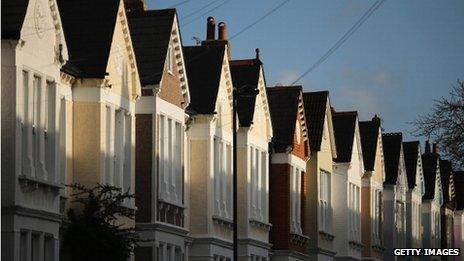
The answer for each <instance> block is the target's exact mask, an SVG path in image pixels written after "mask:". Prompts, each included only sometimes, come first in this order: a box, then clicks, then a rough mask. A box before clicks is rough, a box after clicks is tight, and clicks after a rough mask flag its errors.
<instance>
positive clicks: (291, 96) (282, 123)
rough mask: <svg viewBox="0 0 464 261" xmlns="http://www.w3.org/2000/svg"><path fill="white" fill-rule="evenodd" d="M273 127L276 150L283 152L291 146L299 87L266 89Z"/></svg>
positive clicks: (299, 92) (300, 89)
mask: <svg viewBox="0 0 464 261" xmlns="http://www.w3.org/2000/svg"><path fill="white" fill-rule="evenodd" d="M266 91H267V97H268V101H269V107H270V112H271V119H272V127H273V133H274V137H273V142H274V146H275V148H276V149H277V150H285V149H286V148H287V147H288V146H290V145H292V144H293V137H294V133H295V121H296V117H297V113H298V103H299V98H300V94H301V91H302V87H301V86H285V87H284V86H279V87H270V88H266Z"/></svg>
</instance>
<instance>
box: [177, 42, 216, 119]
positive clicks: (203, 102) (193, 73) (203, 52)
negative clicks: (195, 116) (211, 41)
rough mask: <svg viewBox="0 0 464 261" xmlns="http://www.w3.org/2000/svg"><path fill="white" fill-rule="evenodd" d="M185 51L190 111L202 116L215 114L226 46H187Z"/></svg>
mask: <svg viewBox="0 0 464 261" xmlns="http://www.w3.org/2000/svg"><path fill="white" fill-rule="evenodd" d="M183 51H184V59H185V64H186V70H187V79H188V81H189V91H190V105H189V108H188V109H189V110H193V111H194V112H196V113H200V114H211V113H214V111H215V106H216V99H217V94H218V89H219V83H220V78H221V72H222V63H223V61H224V55H225V46H223V45H222V46H219V45H218V46H213V45H205V46H186V47H184V48H183Z"/></svg>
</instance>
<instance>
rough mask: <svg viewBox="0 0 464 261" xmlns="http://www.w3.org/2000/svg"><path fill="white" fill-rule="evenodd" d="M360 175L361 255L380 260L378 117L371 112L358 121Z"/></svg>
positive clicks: (382, 178) (380, 146) (382, 166)
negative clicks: (362, 173)
mask: <svg viewBox="0 0 464 261" xmlns="http://www.w3.org/2000/svg"><path fill="white" fill-rule="evenodd" d="M359 132H360V134H361V145H362V152H363V153H362V155H363V162H364V175H363V177H362V188H361V233H362V244H363V245H364V248H363V251H362V257H363V258H365V259H371V260H382V259H383V251H384V250H385V249H384V247H383V244H384V243H383V231H382V224H383V215H382V212H383V207H382V206H383V204H382V200H383V199H382V198H383V197H382V196H383V182H384V181H385V160H384V157H383V144H382V128H381V119H380V118H379V117H378V116H377V115H375V116H374V117H373V118H372V120H370V121H360V122H359Z"/></svg>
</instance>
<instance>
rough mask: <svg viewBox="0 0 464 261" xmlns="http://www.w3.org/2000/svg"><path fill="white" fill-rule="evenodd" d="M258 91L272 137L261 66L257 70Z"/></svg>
mask: <svg viewBox="0 0 464 261" xmlns="http://www.w3.org/2000/svg"><path fill="white" fill-rule="evenodd" d="M258 89H259V95H260V96H261V101H262V102H263V110H264V116H265V119H266V126H267V128H268V129H269V130H270V131H269V135H270V136H271V137H272V135H273V129H272V119H271V112H270V110H269V101H268V99H267V92H266V80H265V78H264V69H263V66H262V65H261V66H260V69H259V80H258ZM303 110H304V108H303Z"/></svg>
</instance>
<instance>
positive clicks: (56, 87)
mask: <svg viewBox="0 0 464 261" xmlns="http://www.w3.org/2000/svg"><path fill="white" fill-rule="evenodd" d="M27 3H29V5H27ZM16 4H18V6H16V7H17V8H20V7H21V8H20V10H23V11H19V12H18V14H22V15H23V16H22V18H19V20H16V22H17V23H16V24H14V25H21V24H23V28H25V30H24V31H23V30H21V29H19V28H20V27H21V26H20V27H18V28H17V29H18V30H19V31H15V29H13V28H11V32H9V33H10V35H9V37H10V38H11V39H17V40H18V42H20V43H22V44H20V45H18V46H15V45H14V44H13V43H14V41H12V42H11V43H9V45H3V46H4V47H5V48H6V47H7V46H10V47H13V46H14V49H16V50H17V51H15V52H13V53H8V52H7V53H8V55H9V56H10V57H11V58H13V57H14V56H16V58H15V59H14V60H16V62H15V63H16V65H11V66H7V67H9V68H10V69H9V70H11V68H17V69H18V70H19V71H15V73H16V76H13V78H15V79H17V80H18V81H19V82H18V83H19V84H20V85H18V86H20V87H19V88H17V89H15V88H12V89H13V90H18V91H19V90H20V92H16V91H8V92H7V93H11V94H12V95H15V97H14V98H13V99H12V100H11V102H15V103H16V105H15V106H12V104H10V105H9V106H11V107H10V108H11V109H8V110H10V111H11V112H14V114H10V115H15V114H16V113H18V115H15V117H17V120H18V121H17V122H16V123H15V125H14V126H16V127H15V128H11V130H15V131H18V133H16V134H13V133H10V134H11V136H9V137H17V139H16V141H17V143H16V141H15V143H16V145H15V146H14V147H9V148H8V149H9V151H10V152H11V151H15V153H18V154H16V155H17V156H16V157H18V158H17V159H15V160H14V161H11V162H16V163H15V164H16V165H17V166H19V167H20V168H18V167H17V166H15V167H13V166H12V165H10V166H11V167H12V169H11V171H12V172H11V173H15V175H17V177H14V176H12V177H11V179H10V178H8V179H7V180H8V181H7V183H6V184H8V182H12V183H11V184H10V185H11V186H12V187H13V188H16V189H17V191H16V192H14V194H12V195H16V196H15V197H12V195H9V194H6V196H5V200H7V199H10V200H11V201H10V202H8V201H3V202H2V208H3V207H4V206H9V207H7V208H3V209H4V210H9V209H11V219H10V217H9V216H6V218H5V219H4V220H11V224H12V225H13V226H14V227H15V228H13V227H12V228H11V230H10V231H11V232H13V231H15V232H14V233H11V235H15V236H14V237H13V238H12V240H11V241H10V242H12V244H13V246H11V245H10V246H6V248H5V251H4V254H5V256H4V257H5V259H8V260H30V259H32V260H42V259H44V260H58V258H59V255H58V251H59V238H58V236H59V225H60V220H61V217H62V215H63V213H64V211H65V209H66V208H68V207H70V206H71V200H69V199H68V198H69V196H70V194H69V191H68V190H64V189H63V187H62V184H70V183H80V184H82V185H85V186H88V187H93V186H96V185H97V184H99V183H100V184H102V183H106V184H111V185H114V186H117V187H121V188H123V189H124V190H129V189H130V190H131V191H132V192H134V190H133V188H134V177H135V175H134V156H135V155H134V148H135V132H134V115H135V102H136V101H137V99H138V98H139V96H140V83H139V76H138V71H137V67H136V62H135V57H134V56H133V49H132V42H131V38H130V35H128V30H127V19H126V16H125V8H124V3H123V2H122V1H99V2H98V4H95V3H93V2H92V1H86V0H81V1H61V0H60V1H58V3H55V2H54V1H40V0H39V1H29V2H27V1H20V2H16ZM12 8H13V7H12ZM58 10H59V11H60V12H58ZM84 12H85V13H86V14H87V15H88V17H82V16H80V15H78V14H81V13H84ZM21 19H23V20H24V23H23V21H22V20H21ZM100 19H104V20H105V23H99V21H100ZM50 28H52V30H50ZM84 32H85V33H84ZM95 35H99V38H98V39H96V38H95V37H94V36H95ZM5 51H6V49H5ZM10 51H11V50H10ZM22 51H25V53H22ZM7 53H6V54H7ZM14 53H16V54H15V55H13V54H14ZM22 59H24V60H22ZM14 60H11V61H14ZM3 61H4V60H2V65H4V64H5V63H4V62H3ZM23 63H24V64H23ZM15 66H17V67H15ZM13 75H14V74H13ZM3 79H9V78H8V77H6V78H3ZM10 79H11V78H10ZM4 86H8V87H9V88H11V87H10V86H11V85H10V84H4V83H3V82H2V88H3V87H4ZM19 93H21V95H20V96H16V95H17V94H19ZM6 104H7V103H2V106H4V105H6ZM13 104H14V103H13ZM5 109H7V108H5ZM5 109H3V108H2V111H5ZM8 110H6V111H8ZM13 122H14V121H11V123H13ZM16 124H18V125H16ZM12 127H13V125H12ZM6 143H7V144H8V141H7V142H6ZM10 152H8V153H6V152H5V154H4V155H9V154H10ZM2 154H3V152H2ZM4 158H5V157H4ZM8 164H10V163H7V164H6V166H8ZM3 173H4V172H2V178H3V177H4V176H3ZM5 191H7V190H5ZM10 191H11V190H10ZM15 198H16V199H15ZM67 199H68V200H67ZM4 203H5V204H4ZM124 205H125V206H126V207H128V208H135V204H134V202H132V201H126V202H124ZM4 213H5V212H4ZM4 213H2V214H3V215H4ZM6 213H8V212H6ZM29 222H32V223H29ZM125 225H126V226H132V225H133V224H132V223H131V222H126V224H125ZM3 228H4V226H3V224H2V229H3ZM3 231H5V230H3ZM7 231H8V230H7ZM3 235H4V236H7V235H8V233H4V234H3Z"/></svg>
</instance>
